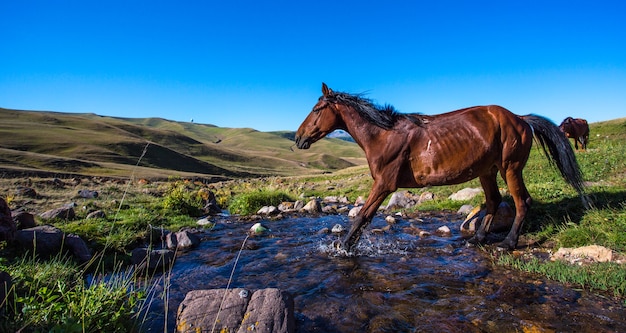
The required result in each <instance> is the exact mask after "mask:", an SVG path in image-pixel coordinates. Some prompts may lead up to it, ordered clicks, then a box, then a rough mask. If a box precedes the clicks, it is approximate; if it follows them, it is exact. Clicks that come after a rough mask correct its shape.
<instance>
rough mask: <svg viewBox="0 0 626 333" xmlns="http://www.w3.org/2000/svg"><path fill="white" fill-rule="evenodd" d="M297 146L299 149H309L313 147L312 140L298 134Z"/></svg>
mask: <svg viewBox="0 0 626 333" xmlns="http://www.w3.org/2000/svg"><path fill="white" fill-rule="evenodd" d="M296 147H298V148H299V149H309V148H310V147H311V140H309V138H303V137H301V136H296Z"/></svg>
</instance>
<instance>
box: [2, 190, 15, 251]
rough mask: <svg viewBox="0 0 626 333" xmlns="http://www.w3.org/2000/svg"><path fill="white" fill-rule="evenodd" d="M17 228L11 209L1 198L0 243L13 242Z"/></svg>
mask: <svg viewBox="0 0 626 333" xmlns="http://www.w3.org/2000/svg"><path fill="white" fill-rule="evenodd" d="M16 231H17V227H16V226H15V222H13V218H12V217H11V209H10V208H9V205H8V204H7V202H6V201H4V199H3V198H0V241H8V242H10V241H13V239H15V232H16Z"/></svg>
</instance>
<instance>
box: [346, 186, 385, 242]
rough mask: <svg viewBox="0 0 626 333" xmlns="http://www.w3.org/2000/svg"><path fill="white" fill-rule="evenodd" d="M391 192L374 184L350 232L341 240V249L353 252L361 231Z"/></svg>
mask: <svg viewBox="0 0 626 333" xmlns="http://www.w3.org/2000/svg"><path fill="white" fill-rule="evenodd" d="M391 192H393V190H391V189H389V188H387V187H386V186H381V185H380V183H379V182H374V186H373V187H372V191H371V192H370V194H369V196H368V197H367V200H366V201H365V204H364V205H363V208H361V211H359V213H358V214H357V216H356V217H355V218H354V220H353V221H352V226H351V227H350V231H349V232H348V235H346V237H345V238H344V240H343V243H342V248H343V249H345V250H346V251H348V252H354V250H355V249H356V245H357V243H358V242H359V238H361V234H362V233H363V229H365V227H366V226H367V225H368V224H369V223H370V222H371V221H372V218H373V217H374V215H375V214H376V211H377V210H378V207H380V204H382V203H383V201H384V200H385V198H386V197H387V196H388V195H389V194H390V193H391Z"/></svg>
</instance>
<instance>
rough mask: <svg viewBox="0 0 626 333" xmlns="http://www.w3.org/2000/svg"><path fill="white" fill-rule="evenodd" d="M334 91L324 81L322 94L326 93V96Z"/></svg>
mask: <svg viewBox="0 0 626 333" xmlns="http://www.w3.org/2000/svg"><path fill="white" fill-rule="evenodd" d="M332 93H333V90H332V89H330V88H328V86H327V85H326V83H324V82H322V94H323V95H324V97H326V96H328V95H331V94H332Z"/></svg>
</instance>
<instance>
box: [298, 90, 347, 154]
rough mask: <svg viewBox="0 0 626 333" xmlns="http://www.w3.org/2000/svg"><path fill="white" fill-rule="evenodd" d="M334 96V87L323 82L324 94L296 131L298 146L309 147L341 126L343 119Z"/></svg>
mask: <svg viewBox="0 0 626 333" xmlns="http://www.w3.org/2000/svg"><path fill="white" fill-rule="evenodd" d="M334 97H335V93H334V92H333V91H332V89H330V88H328V87H327V86H326V84H325V83H322V96H321V97H320V98H319V99H318V101H317V104H315V106H313V110H312V111H311V113H310V114H309V115H308V116H307V117H306V119H304V121H303V122H302V124H301V125H300V127H299V128H298V131H297V132H296V146H298V148H300V149H308V148H309V147H311V145H312V144H313V143H315V142H316V141H317V140H319V139H321V138H323V137H325V136H326V135H327V134H328V133H330V132H332V131H334V130H336V129H338V128H339V127H340V126H341V125H340V124H341V123H342V120H341V117H340V116H339V111H338V110H337V106H336V100H335V98H334Z"/></svg>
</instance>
